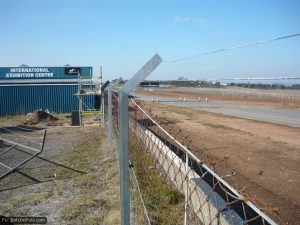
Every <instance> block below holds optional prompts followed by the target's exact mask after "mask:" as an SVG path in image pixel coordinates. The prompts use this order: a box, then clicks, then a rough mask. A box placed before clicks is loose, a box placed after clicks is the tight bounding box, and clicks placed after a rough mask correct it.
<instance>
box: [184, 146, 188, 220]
mask: <svg viewBox="0 0 300 225" xmlns="http://www.w3.org/2000/svg"><path fill="white" fill-rule="evenodd" d="M185 176H186V192H185V203H184V225H188V216H189V212H188V207H189V155H188V153H187V152H186V153H185Z"/></svg>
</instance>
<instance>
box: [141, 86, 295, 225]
mask: <svg viewBox="0 0 300 225" xmlns="http://www.w3.org/2000/svg"><path fill="white" fill-rule="evenodd" d="M152 94H153V93H152ZM155 94H156V95H157V92H155ZM159 94H161V93H159ZM175 94H178V93H175ZM187 95H188V96H190V95H189V94H187ZM169 96H170V95H169ZM239 101H240V100H239ZM239 101H235V103H236V104H238V102H239ZM253 104H254V103H253ZM259 104H261V103H259ZM263 104H268V105H269V104H270V102H264V103H263ZM271 104H272V103H271ZM276 104H277V107H278V106H282V105H279V104H278V103H276ZM146 105H147V106H148V107H150V108H151V110H152V112H153V113H154V114H156V115H158V117H159V118H165V119H166V120H167V121H169V122H170V123H169V128H170V129H171V130H182V132H183V133H185V134H188V136H189V139H190V140H191V144H190V145H189V148H190V149H192V151H193V152H194V153H195V154H196V155H197V156H198V157H199V158H200V159H203V160H206V156H205V155H204V154H203V148H205V149H206V150H207V152H208V155H209V157H210V161H213V162H217V164H216V168H217V170H218V171H219V173H221V175H226V172H228V169H227V170H225V169H224V162H221V163H220V161H221V160H223V159H224V157H227V158H229V159H228V161H227V168H228V167H229V168H232V169H233V170H234V171H235V172H236V176H235V179H234V180H228V182H230V183H231V184H232V185H233V186H235V187H236V188H238V189H239V190H240V191H243V192H244V193H245V194H249V195H250V196H251V199H252V200H253V201H254V202H256V203H257V204H258V205H259V206H263V205H265V204H262V203H261V202H260V201H263V202H264V203H266V204H267V205H268V206H271V207H272V209H273V210H274V214H278V215H279V216H280V217H281V218H282V219H283V221H284V222H285V223H287V224H300V189H299V186H300V151H299V150H300V138H299V137H300V129H298V128H291V127H287V126H280V125H275V124H270V123H264V122H258V121H252V120H247V119H241V118H237V117H230V116H222V115H219V114H214V113H209V112H204V111H200V110H194V109H190V108H189V109H187V108H183V107H175V106H167V105H163V104H159V103H156V102H155V103H152V102H151V103H146ZM283 106H284V105H283ZM289 107H291V106H289ZM270 216H271V217H272V215H270ZM277 222H279V221H277Z"/></svg>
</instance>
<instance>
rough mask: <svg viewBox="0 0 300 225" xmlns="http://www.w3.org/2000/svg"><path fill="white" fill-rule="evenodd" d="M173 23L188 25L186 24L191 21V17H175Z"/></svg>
mask: <svg viewBox="0 0 300 225" xmlns="http://www.w3.org/2000/svg"><path fill="white" fill-rule="evenodd" d="M173 21H174V22H176V23H186V22H188V21H190V17H186V16H174V18H173Z"/></svg>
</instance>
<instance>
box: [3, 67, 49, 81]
mask: <svg viewBox="0 0 300 225" xmlns="http://www.w3.org/2000/svg"><path fill="white" fill-rule="evenodd" d="M5 77H6V78H52V77H54V73H50V72H49V68H47V67H28V68H27V67H20V68H10V72H9V73H6V75H5Z"/></svg>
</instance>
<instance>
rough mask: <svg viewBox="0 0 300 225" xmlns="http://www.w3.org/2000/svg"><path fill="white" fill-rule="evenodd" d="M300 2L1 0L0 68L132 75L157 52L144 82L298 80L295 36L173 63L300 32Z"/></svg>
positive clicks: (299, 66)
mask: <svg viewBox="0 0 300 225" xmlns="http://www.w3.org/2000/svg"><path fill="white" fill-rule="evenodd" d="M299 12H300V1H298V0H264V1H262V0H251V1H242V0H239V1H238V0H209V1H208V0H206V1H204V0H165V1H163V0H151V1H150V0H149V1H145V0H135V1H130V0H126V1H116V0H107V1H106V0H1V1H0V28H1V30H0V66H19V65H21V64H26V65H29V66H64V65H65V64H70V65H72V66H93V71H94V75H95V76H96V75H98V74H99V70H100V69H99V68H100V66H102V67H103V79H104V80H111V79H115V78H118V77H123V78H124V79H129V78H130V77H132V76H133V75H134V74H135V73H136V72H137V71H138V70H139V69H140V68H141V67H142V66H143V65H144V64H145V63H146V62H147V61H148V60H149V59H150V58H151V57H152V56H153V55H154V54H155V53H158V54H159V55H160V56H161V57H162V58H163V60H164V61H163V63H162V64H161V65H160V66H159V67H158V68H157V69H156V70H155V71H154V72H153V73H152V74H151V75H150V76H149V77H148V79H153V80H156V79H161V80H166V79H178V78H179V77H180V76H184V77H186V78H188V79H199V80H203V79H206V80H214V79H221V78H232V77H234V78H237V77H281V76H286V77H300V36H298V37H295V38H291V39H285V40H281V41H276V42H272V43H266V44H262V45H255V46H249V47H245V48H240V49H235V50H232V51H226V52H219V53H216V54H211V55H206V56H201V57H197V58H193V59H190V60H184V61H179V62H176V63H174V62H172V61H173V60H176V59H179V58H183V57H189V56H193V55H197V54H201V53H205V52H208V51H213V50H218V49H221V48H228V47H232V46H235V45H239V44H247V43H251V42H256V41H262V40H266V39H271V38H276V37H280V36H285V35H291V34H298V33H300V13H299Z"/></svg>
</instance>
